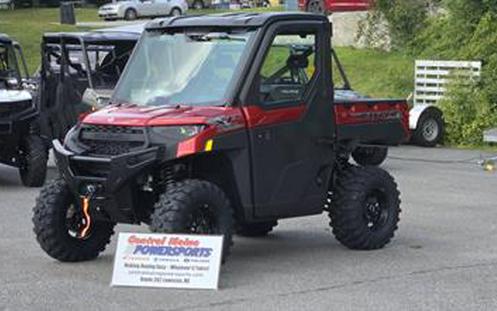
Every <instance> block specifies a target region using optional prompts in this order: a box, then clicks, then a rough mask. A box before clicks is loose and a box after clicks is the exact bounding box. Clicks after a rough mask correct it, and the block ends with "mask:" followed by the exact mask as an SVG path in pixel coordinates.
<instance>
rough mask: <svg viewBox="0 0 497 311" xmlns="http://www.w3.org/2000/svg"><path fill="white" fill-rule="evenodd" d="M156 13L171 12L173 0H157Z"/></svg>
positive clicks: (162, 14) (167, 13) (161, 14)
mask: <svg viewBox="0 0 497 311" xmlns="http://www.w3.org/2000/svg"><path fill="white" fill-rule="evenodd" d="M155 7H156V13H155V14H156V15H160V16H166V15H169V14H170V13H171V0H155Z"/></svg>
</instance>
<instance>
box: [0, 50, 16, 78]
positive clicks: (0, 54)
mask: <svg viewBox="0 0 497 311" xmlns="http://www.w3.org/2000/svg"><path fill="white" fill-rule="evenodd" d="M18 78H19V69H18V67H17V61H16V58H15V55H14V49H13V48H12V46H10V45H0V80H6V79H18Z"/></svg>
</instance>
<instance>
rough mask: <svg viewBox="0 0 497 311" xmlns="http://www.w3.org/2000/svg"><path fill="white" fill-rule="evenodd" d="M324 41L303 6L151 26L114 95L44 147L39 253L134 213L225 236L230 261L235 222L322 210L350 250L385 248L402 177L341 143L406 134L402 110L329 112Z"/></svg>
mask: <svg viewBox="0 0 497 311" xmlns="http://www.w3.org/2000/svg"><path fill="white" fill-rule="evenodd" d="M330 37H331V27H330V24H329V22H328V19H327V18H325V17H324V16H321V15H311V14H298V13H264V14H256V13H247V14H242V13H237V14H233V13H229V14H225V15H212V16H186V17H184V18H181V19H164V20H161V19H159V20H155V21H152V22H151V23H149V24H148V27H147V28H146V31H145V32H144V34H143V36H142V38H141V40H140V42H139V44H138V46H137V48H136V49H135V51H134V53H133V56H132V58H131V60H130V62H129V64H128V65H127V66H126V70H125V71H124V73H123V75H122V76H121V79H120V81H119V83H118V85H117V86H116V89H115V91H114V93H113V96H112V98H111V104H110V105H109V106H108V107H106V108H103V109H101V110H99V111H97V112H94V113H91V114H89V115H87V116H85V117H83V118H82V119H81V121H80V122H79V123H78V125H76V126H75V127H74V128H72V129H71V131H70V132H69V133H68V134H67V136H66V137H65V139H64V141H63V142H62V141H61V140H54V142H53V145H54V151H55V156H56V159H57V165H58V168H59V170H60V173H61V177H60V178H58V179H56V180H54V181H52V182H51V183H49V184H47V185H46V186H45V187H44V188H43V190H42V191H41V193H40V196H39V198H38V200H37V203H36V206H35V208H34V216H33V221H34V231H35V233H36V236H37V240H38V242H39V243H40V245H41V247H42V248H43V250H45V252H47V253H48V254H49V255H50V256H52V257H53V258H56V259H57V260H60V261H83V260H89V259H93V258H95V257H97V256H98V254H99V253H100V252H101V251H102V250H103V249H104V248H105V245H106V244H107V243H108V242H109V239H110V237H111V235H112V234H113V232H114V231H113V228H114V226H115V224H116V223H117V222H119V223H130V224H140V223H142V222H143V223H147V224H149V226H150V229H151V230H152V231H154V232H183V233H194V234H222V235H224V251H223V256H224V257H225V258H226V256H227V255H228V253H229V250H230V247H231V246H232V244H233V241H232V235H233V233H234V232H235V230H236V231H237V232H238V233H239V234H242V235H264V234H267V233H268V232H269V231H270V230H272V228H273V227H274V226H275V225H276V224H277V220H278V219H281V218H287V217H297V216H306V215H313V214H320V213H322V212H323V211H327V212H329V214H330V217H331V225H332V227H333V233H334V234H335V236H336V238H337V239H338V240H339V241H340V242H341V243H342V244H344V245H345V246H347V247H349V248H352V249H368V250H369V249H377V248H381V247H383V246H384V245H386V244H387V243H388V242H389V241H390V240H391V238H392V237H393V235H394V231H395V230H396V229H397V223H398V221H399V213H400V200H399V192H398V190H397V185H396V184H395V182H394V180H393V178H392V177H391V176H390V175H389V174H388V173H387V172H386V171H384V170H382V169H380V168H376V167H357V166H354V165H352V164H349V163H348V159H349V154H350V153H349V150H350V149H349V148H350V146H352V145H353V144H354V142H353V141H354V140H355V141H356V143H358V142H360V141H361V139H362V138H363V137H367V134H368V133H370V134H371V135H372V137H375V138H376V139H377V140H378V141H382V142H388V143H395V144H398V143H400V142H402V141H404V140H405V139H406V131H405V130H404V128H407V126H408V124H407V123H408V122H407V107H404V106H403V104H405V102H397V103H391V102H389V101H374V100H366V99H358V100H357V102H354V101H350V102H348V103H344V104H343V105H337V106H338V108H336V109H334V107H335V101H334V97H333V88H332V87H331V85H332V71H331V70H330V68H331V58H332V55H331V50H330V46H331V41H330ZM301 44H303V45H306V46H309V45H310V46H311V48H308V47H302V48H301V47H299V45H301ZM186 60H188V61H186ZM302 69H304V71H305V72H306V73H307V77H305V76H303V75H302ZM335 111H337V112H335ZM338 120H341V121H338ZM354 122H359V123H358V124H356V125H355V126H353V123H354ZM349 125H350V126H349ZM354 133H355V135H354ZM354 137H355V138H354Z"/></svg>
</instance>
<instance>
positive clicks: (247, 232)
mask: <svg viewBox="0 0 497 311" xmlns="http://www.w3.org/2000/svg"><path fill="white" fill-rule="evenodd" d="M277 225H278V222H277V221H268V222H259V223H253V224H244V223H238V224H237V228H236V234H238V235H240V236H245V237H260V236H265V235H267V234H268V233H269V232H271V231H273V228H274V227H276V226H277Z"/></svg>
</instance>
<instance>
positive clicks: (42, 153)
mask: <svg viewBox="0 0 497 311" xmlns="http://www.w3.org/2000/svg"><path fill="white" fill-rule="evenodd" d="M47 162H48V148H47V146H46V144H45V142H44V141H43V139H42V138H41V137H39V136H36V135H29V136H28V137H27V138H26V139H25V140H24V142H23V143H22V145H21V148H20V150H19V164H20V165H19V174H20V175H21V181H22V184H23V185H25V186H26V187H41V186H43V184H44V183H45V178H46V176H47Z"/></svg>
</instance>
